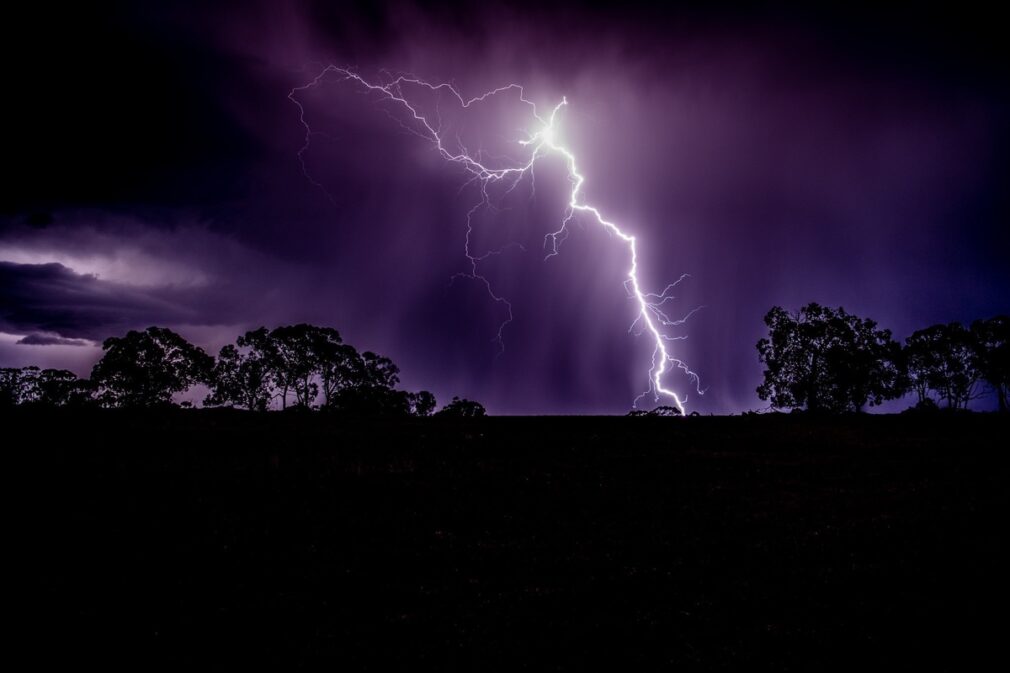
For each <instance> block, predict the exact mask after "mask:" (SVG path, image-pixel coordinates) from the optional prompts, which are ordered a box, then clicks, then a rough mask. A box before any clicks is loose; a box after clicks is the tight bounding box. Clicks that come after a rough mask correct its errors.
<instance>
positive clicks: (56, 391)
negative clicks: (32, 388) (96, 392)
mask: <svg viewBox="0 0 1010 673" xmlns="http://www.w3.org/2000/svg"><path fill="white" fill-rule="evenodd" d="M36 385H37V386H38V401H39V403H40V404H43V405H46V406H50V407H72V406H73V407H76V406H84V405H87V404H89V403H91V401H92V400H91V393H92V385H91V381H89V380H87V379H79V378H77V375H76V374H74V373H73V372H71V371H67V370H66V369H43V370H42V371H41V372H39V375H38V379H37V383H36Z"/></svg>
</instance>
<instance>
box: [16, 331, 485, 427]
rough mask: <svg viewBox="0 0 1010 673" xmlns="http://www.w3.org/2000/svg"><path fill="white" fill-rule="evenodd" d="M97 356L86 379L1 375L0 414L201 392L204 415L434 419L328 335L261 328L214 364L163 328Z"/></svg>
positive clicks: (430, 409) (144, 403) (477, 408)
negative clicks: (244, 412)
mask: <svg viewBox="0 0 1010 673" xmlns="http://www.w3.org/2000/svg"><path fill="white" fill-rule="evenodd" d="M102 350H103V355H102V358H101V359H100V360H99V361H98V362H97V363H96V364H95V366H94V367H93V368H92V370H91V377H90V378H88V379H81V378H78V377H77V376H76V375H75V374H74V373H73V372H70V371H67V370H63V369H40V368H39V367H23V368H20V369H17V368H5V369H0V406H11V405H26V404H31V405H44V406H55V407H72V406H101V407H118V408H141V407H154V406H163V405H170V404H172V403H173V402H172V400H173V398H174V396H176V395H177V394H179V393H182V392H185V391H186V390H188V389H189V388H191V387H192V386H194V385H196V384H203V385H205V386H207V387H208V388H209V390H210V392H209V394H208V395H207V397H206V399H205V400H204V402H203V404H204V406H211V407H213V406H226V407H238V408H243V409H248V410H250V411H266V410H268V409H270V408H273V407H276V406H280V408H281V409H288V408H301V409H309V408H318V409H322V410H325V411H328V412H334V413H342V414H346V415H353V416H357V417H361V416H431V415H433V414H436V412H435V409H436V405H437V403H436V400H435V396H434V395H433V394H432V393H430V392H428V391H426V390H421V391H418V392H408V391H404V390H398V389H397V387H396V386H397V385H398V384H399V382H400V376H399V374H400V370H399V368H398V367H397V366H396V364H394V363H393V361H392V360H390V359H389V358H387V357H384V356H382V355H378V354H376V353H373V352H371V351H364V352H359V351H358V350H357V349H356V348H355V347H354V346H352V345H351V344H348V343H345V342H344V341H343V339H341V337H340V333H339V332H338V331H337V330H335V329H333V328H331V327H318V326H315V325H308V324H304V323H303V324H298V325H285V326H282V327H277V328H275V329H273V330H269V329H267V328H266V327H261V328H259V329H256V330H251V331H249V332H246V333H245V334H243V335H242V336H240V337H238V339H236V341H235V343H234V344H229V345H227V346H225V347H223V348H222V349H221V351H220V352H219V353H218V356H217V357H216V358H214V357H212V356H210V355H208V354H207V353H206V352H204V350H203V349H202V348H200V347H199V346H196V345H194V344H191V343H189V342H188V341H186V339H184V338H183V337H182V336H180V335H179V334H176V333H175V332H173V331H172V330H169V329H166V328H164V327H149V328H147V329H146V330H144V331H130V332H128V333H127V334H126V335H125V336H123V337H110V338H108V339H106V340H105V342H104V343H103V344H102ZM183 405H186V406H188V403H183ZM437 414H438V415H445V416H456V417H474V416H483V415H484V414H485V411H484V407H483V406H482V405H480V404H479V403H477V402H473V401H471V400H466V399H461V398H458V397H454V398H453V399H452V401H451V402H449V403H448V404H447V405H445V406H444V407H443V408H442V409H441V410H440V411H438V412H437Z"/></svg>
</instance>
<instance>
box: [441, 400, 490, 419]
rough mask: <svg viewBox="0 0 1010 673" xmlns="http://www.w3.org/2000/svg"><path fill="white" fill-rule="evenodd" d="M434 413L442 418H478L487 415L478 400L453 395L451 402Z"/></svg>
mask: <svg viewBox="0 0 1010 673" xmlns="http://www.w3.org/2000/svg"><path fill="white" fill-rule="evenodd" d="M435 415H436V416H440V417H443V418H446V417H448V418H479V417H481V416H485V415H487V412H486V411H485V410H484V405H482V404H481V403H479V402H474V401H473V400H468V399H465V398H461V397H453V398H452V402H449V404H447V405H445V406H444V407H442V409H441V410H440V411H439V412H438V413H437V414H435Z"/></svg>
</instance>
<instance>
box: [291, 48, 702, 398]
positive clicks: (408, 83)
mask: <svg viewBox="0 0 1010 673" xmlns="http://www.w3.org/2000/svg"><path fill="white" fill-rule="evenodd" d="M328 81H337V82H345V83H351V84H354V85H355V86H358V87H361V88H363V90H366V91H369V92H372V93H374V94H375V95H376V96H378V97H379V98H380V99H382V100H386V101H389V102H392V103H393V104H395V105H396V106H398V107H399V108H400V109H401V110H402V112H403V115H404V119H403V120H400V121H401V125H402V126H403V127H404V128H406V129H407V130H408V131H410V132H412V133H414V134H416V135H419V136H420V137H422V138H424V139H425V140H427V141H430V142H431V143H432V144H433V145H434V147H435V149H436V150H437V151H438V152H439V154H440V155H441V156H442V157H443V158H444V159H445V160H446V161H449V162H452V163H454V164H458V165H459V166H461V167H463V169H465V170H466V171H467V173H469V174H470V176H471V178H470V180H471V181H474V182H476V183H477V184H478V185H479V187H480V194H481V200H480V201H479V202H478V203H477V204H475V206H474V207H473V208H472V209H470V211H469V212H468V214H467V230H466V241H465V250H466V257H467V259H468V260H469V270H468V271H467V272H466V273H465V274H463V275H465V276H467V277H469V278H472V279H474V280H476V281H478V282H480V283H481V284H482V285H483V286H484V287H485V288H486V290H487V292H488V294H489V296H490V297H491V298H492V299H493V300H494V301H496V302H498V303H500V304H502V305H504V306H505V307H506V308H507V310H508V318H507V319H506V320H505V321H504V322H503V323H502V324H501V325H500V326H499V329H498V337H497V338H498V341H499V344H503V343H504V342H503V330H504V329H505V327H506V326H507V325H508V323H509V322H510V321H511V320H512V305H511V304H510V303H509V301H508V300H507V299H506V298H505V297H503V296H501V295H499V294H498V293H497V292H495V290H494V288H493V287H492V285H491V283H490V282H489V281H488V279H487V278H486V277H485V276H484V275H482V274H481V272H480V262H481V261H482V260H484V259H485V258H486V257H487V256H488V253H485V254H483V255H475V254H474V253H473V252H472V251H471V249H470V239H471V234H472V232H473V224H472V218H473V215H474V214H475V213H476V212H477V211H478V210H480V209H481V208H482V207H488V206H490V205H491V197H490V193H489V191H488V190H489V187H490V186H491V185H494V184H503V185H505V187H506V188H507V190H509V191H511V190H512V189H515V187H516V186H517V185H518V184H519V183H520V181H522V180H523V178H525V177H527V176H529V177H530V179H531V184H532V178H533V168H534V165H535V164H536V162H537V161H538V160H539V159H541V158H543V157H544V156H546V155H548V154H555V155H557V156H559V157H561V159H562V160H563V161H564V163H565V166H566V167H567V172H568V181H569V183H570V185H571V193H570V195H569V198H568V202H567V204H566V206H565V210H564V213H563V215H562V217H561V219H560V223H559V226H558V228H557V229H556V230H554V231H552V232H551V233H549V234H547V236H546V238H545V241H544V245H545V249H546V250H547V258H548V259H549V258H550V257H553V256H554V255H557V254H558V252H559V248H560V245H561V244H562V242H563V241H564V239H565V238H566V236H567V235H568V226H569V224H571V223H572V221H573V219H574V218H576V217H578V216H584V217H588V218H590V219H591V220H592V221H594V222H596V223H597V224H598V225H599V226H601V227H603V228H604V229H605V230H606V231H608V232H609V233H610V234H612V235H613V236H614V237H615V238H617V239H618V240H619V241H620V242H621V243H622V244H623V245H624V246H625V247H626V248H627V251H628V256H629V266H628V271H627V279H626V280H625V288H626V289H627V291H628V296H629V298H630V299H631V300H632V301H634V302H635V305H636V307H637V311H638V314H637V317H636V318H635V321H634V322H633V323H632V325H631V327H630V328H629V329H630V330H631V331H634V330H636V328H637V331H638V333H640V334H647V335H648V336H649V337H650V338H651V339H652V341H653V343H654V345H655V347H654V349H653V352H652V359H651V363H650V365H649V370H648V388H647V389H646V390H645V391H644V392H643V393H642V394H641V395H639V396H638V397H637V398H636V399H635V402H634V404H635V406H637V405H638V403H639V402H641V401H642V399H643V398H646V397H652V399H653V401H654V402H660V401H661V400H662V399H663V398H669V399H670V400H671V401H672V402H673V404H674V405H675V406H676V407H677V409H678V410H679V411H680V412H681V413H684V412H685V408H684V405H685V403H686V401H687V395H684V394H678V393H677V392H676V391H674V390H672V389H670V388H669V387H667V385H666V384H665V383H664V379H665V378H666V377H667V375H668V374H669V373H670V372H671V370H672V368H676V369H679V370H681V371H682V372H683V373H684V374H685V375H686V376H687V378H688V380H689V381H691V384H692V386H693V387H694V389H695V390H696V391H697V392H698V394H703V391H702V389H701V387H700V380H699V378H698V375H697V374H695V373H694V372H693V371H692V370H691V369H690V368H689V367H688V366H687V364H685V363H684V361H683V360H681V359H680V358H679V357H677V356H676V355H675V354H674V353H673V345H674V342H676V341H678V340H681V339H685V338H686V336H685V335H676V334H670V333H669V332H670V330H672V328H676V327H680V326H682V325H683V324H684V322H685V321H686V320H687V319H688V318H690V317H691V315H692V314H693V313H694V312H695V311H697V310H698V309H697V308H696V309H694V310H692V311H690V312H689V313H688V314H687V315H685V316H683V317H678V318H671V316H670V315H669V313H668V312H667V310H666V308H665V306H666V304H667V303H668V302H669V301H671V300H672V299H673V298H674V297H673V295H672V294H671V292H672V291H673V290H674V288H676V286H677V285H678V283H680V282H681V281H682V280H684V278H686V277H687V276H686V275H684V276H681V277H680V278H679V279H678V280H677V281H675V282H673V283H670V284H669V285H667V286H666V287H665V288H664V289H663V290H662V292H647V291H645V290H644V289H643V288H642V284H641V282H640V280H639V272H638V250H639V241H638V239H637V238H636V237H635V236H633V235H631V234H629V233H627V232H625V231H624V230H622V229H621V228H620V227H619V226H618V225H617V224H616V223H615V222H613V221H611V220H608V219H607V218H605V217H604V216H603V214H602V212H601V211H600V210H599V209H598V208H597V207H596V206H593V205H591V204H589V203H587V202H586V201H585V198H584V194H583V189H582V186H583V183H584V182H585V176H583V174H582V173H581V172H580V171H579V168H578V164H577V162H576V159H575V154H574V152H573V151H572V150H571V149H570V148H568V147H566V146H564V145H563V144H561V142H560V140H559V136H560V134H559V133H558V125H559V123H560V116H561V112H562V110H564V108H565V107H567V106H568V100H567V98H562V99H561V101H560V102H559V103H558V104H557V105H555V106H554V107H552V108H551V110H550V113H549V114H546V115H541V114H540V113H539V112H538V110H537V106H536V104H535V103H534V102H532V101H531V100H529V99H528V98H527V97H526V92H525V90H524V89H523V87H522V86H520V85H519V84H507V85H505V86H502V87H498V88H497V89H493V90H491V91H487V92H486V93H483V94H481V95H479V96H475V97H473V98H464V97H463V96H462V95H461V94H460V93H459V91H458V90H457V89H456V88H455V87H454V86H453V85H451V84H447V83H442V84H432V83H430V82H426V81H424V80H422V79H418V78H416V77H412V76H404V75H401V76H398V77H390V78H388V81H385V82H384V83H376V82H372V81H369V80H366V79H365V78H363V77H362V76H361V75H359V74H358V73H356V72H354V71H351V70H348V69H346V68H342V67H338V66H334V65H330V66H327V67H326V68H324V69H323V70H322V71H321V72H320V73H319V74H318V75H316V77H314V78H313V79H312V80H311V81H309V82H308V83H306V84H303V85H302V86H298V87H295V88H294V89H292V90H291V91H290V92H289V93H288V98H290V99H291V101H292V102H293V103H294V104H295V105H297V106H298V111H299V120H300V121H301V123H302V125H303V126H304V128H305V142H304V144H303V145H302V147H301V149H300V150H299V151H298V158H299V160H300V161H301V162H302V170H303V172H305V174H306V177H308V178H309V179H310V180H311V181H312V182H313V183H314V184H319V183H318V182H316V181H315V180H314V179H313V178H312V177H311V176H310V175H309V173H308V171H307V169H306V167H305V161H304V158H305V153H306V152H307V151H308V149H309V145H310V143H311V140H312V137H313V135H314V132H313V130H312V128H311V127H310V125H309V123H308V121H307V120H306V117H305V107H304V106H303V104H302V103H301V101H300V100H299V98H298V94H299V93H301V92H303V91H305V90H307V89H311V88H314V87H318V86H320V85H321V84H323V83H326V82H328ZM425 90H426V91H428V92H430V93H434V94H443V93H444V94H448V95H449V96H451V97H452V98H454V99H455V100H456V101H457V102H458V103H459V105H460V106H461V107H462V108H463V109H466V108H470V107H471V106H474V105H479V104H481V103H484V102H486V101H488V100H489V99H491V98H493V97H496V96H517V97H518V100H519V101H520V102H521V103H522V104H523V105H524V106H526V108H527V109H528V110H529V115H530V117H529V120H528V124H529V126H531V127H532V129H531V130H530V131H528V132H527V134H526V137H523V138H517V139H516V140H515V143H516V144H517V147H519V148H522V150H523V151H524V158H523V160H521V161H514V162H511V163H507V162H505V161H504V160H503V159H502V158H501V157H496V158H495V161H502V162H505V163H506V165H504V166H496V165H493V164H492V162H491V160H489V159H485V158H484V154H483V153H479V152H478V153H473V152H470V151H468V150H467V149H466V148H465V147H464V146H463V144H462V143H461V142H458V138H457V139H456V140H457V142H456V143H452V142H451V141H452V139H451V138H447V137H446V135H447V133H446V132H445V131H444V130H443V128H442V123H441V119H440V118H432V116H433V115H431V114H430V113H426V112H425V111H424V110H423V109H422V106H421V104H420V103H419V102H417V101H412V100H411V96H410V92H411V91H425ZM436 117H437V115H436Z"/></svg>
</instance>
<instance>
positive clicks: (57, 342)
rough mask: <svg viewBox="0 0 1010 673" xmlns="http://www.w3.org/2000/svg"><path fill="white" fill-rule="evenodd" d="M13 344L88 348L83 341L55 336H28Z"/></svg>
mask: <svg viewBox="0 0 1010 673" xmlns="http://www.w3.org/2000/svg"><path fill="white" fill-rule="evenodd" d="M14 343H16V344H19V345H22V346H88V345H89V342H88V341H85V340H83V339H67V338H64V337H61V336H59V335H56V334H29V335H28V336H25V337H22V338H20V339H18V340H17V341H15V342H14Z"/></svg>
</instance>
